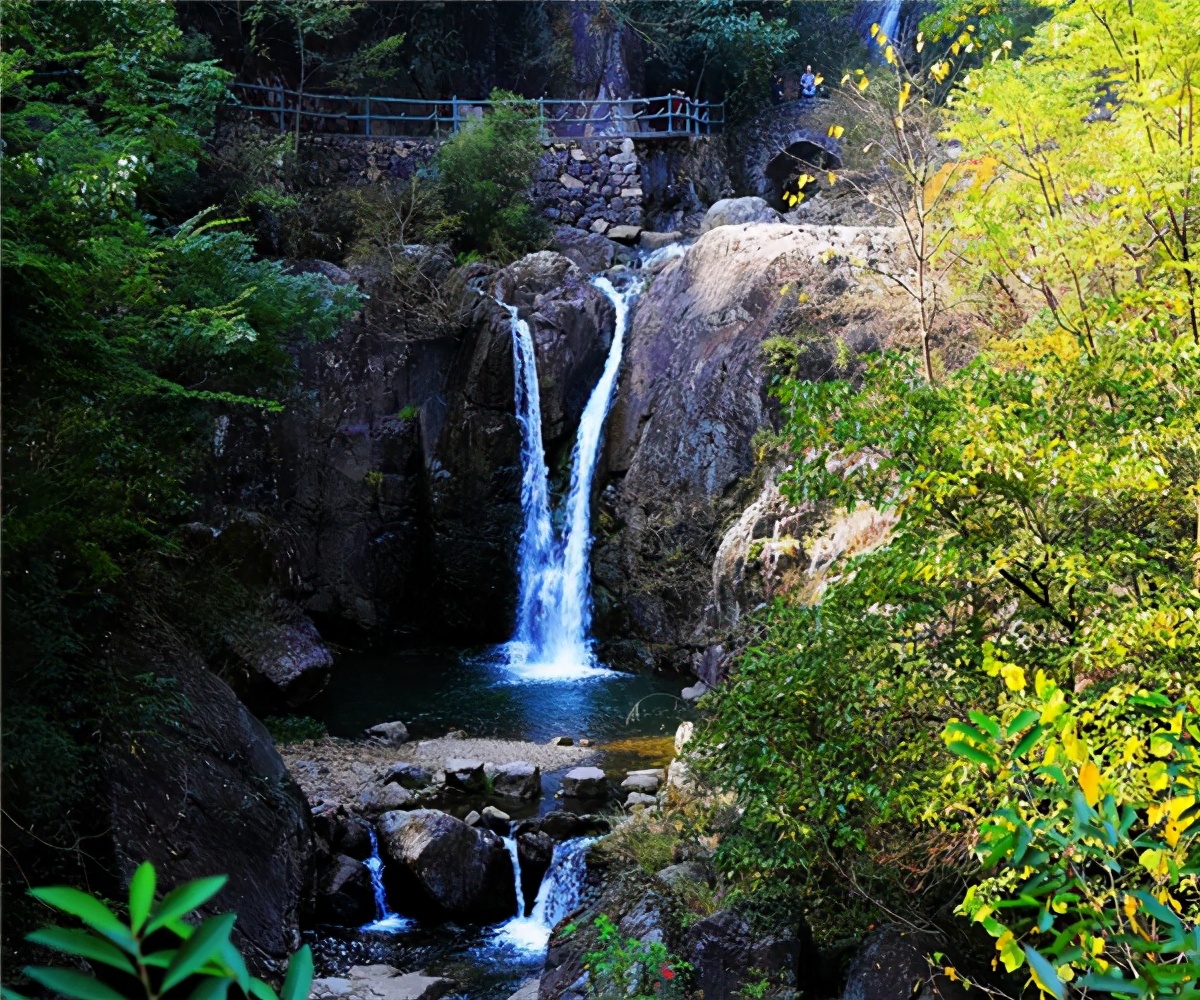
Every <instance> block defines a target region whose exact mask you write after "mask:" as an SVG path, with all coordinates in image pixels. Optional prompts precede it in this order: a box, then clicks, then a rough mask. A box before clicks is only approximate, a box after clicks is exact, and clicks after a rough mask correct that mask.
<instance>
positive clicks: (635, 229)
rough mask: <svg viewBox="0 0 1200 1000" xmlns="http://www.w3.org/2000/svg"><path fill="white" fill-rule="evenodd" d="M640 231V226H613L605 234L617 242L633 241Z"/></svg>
mask: <svg viewBox="0 0 1200 1000" xmlns="http://www.w3.org/2000/svg"><path fill="white" fill-rule="evenodd" d="M641 231H642V227H641V226H613V227H612V228H611V229H610V230H609V231H608V232H607V233H606V234H605V235H606V236H607V237H608V238H609V239H610V240H616V241H617V242H618V243H633V242H634V241H635V240H636V239H637V238H638V235H639V234H640V233H641Z"/></svg>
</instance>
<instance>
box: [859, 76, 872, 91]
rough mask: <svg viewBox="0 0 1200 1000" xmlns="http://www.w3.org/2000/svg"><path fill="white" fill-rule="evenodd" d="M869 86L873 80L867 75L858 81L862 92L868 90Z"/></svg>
mask: <svg viewBox="0 0 1200 1000" xmlns="http://www.w3.org/2000/svg"><path fill="white" fill-rule="evenodd" d="M869 86H871V81H870V80H868V79H867V78H866V77H865V76H864V77H863V78H862V79H861V80H859V81H858V89H859V92H860V93H861V92H862V91H864V90H866V89H867V88H868V87H869Z"/></svg>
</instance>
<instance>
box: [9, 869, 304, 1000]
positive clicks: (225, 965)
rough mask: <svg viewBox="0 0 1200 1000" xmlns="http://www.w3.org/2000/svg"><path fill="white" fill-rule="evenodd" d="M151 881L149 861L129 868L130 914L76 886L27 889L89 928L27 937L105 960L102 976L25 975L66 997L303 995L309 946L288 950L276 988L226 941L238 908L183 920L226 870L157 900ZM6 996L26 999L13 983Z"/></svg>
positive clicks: (288, 998) (258, 998)
mask: <svg viewBox="0 0 1200 1000" xmlns="http://www.w3.org/2000/svg"><path fill="white" fill-rule="evenodd" d="M156 881H157V875H156V873H155V870H154V866H153V865H152V864H151V863H150V862H149V861H146V862H144V863H143V864H141V865H140V866H139V867H138V869H137V871H136V872H134V875H133V878H132V879H131V880H130V883H129V911H128V920H122V919H121V918H120V917H118V916H117V914H116V913H114V912H113V911H112V910H111V909H110V908H109V907H108V906H107V905H105V903H104V902H103V901H102V900H100V899H97V898H96V897H95V896H91V895H88V894H87V893H85V892H81V891H79V890H78V889H72V888H70V887H68V886H53V887H50V888H45V889H31V890H30V895H31V896H33V897H34V898H35V899H38V900H40V901H41V902H43V903H45V904H46V905H48V906H52V907H54V908H55V909H57V910H61V911H62V912H63V913H66V914H69V915H70V916H73V917H77V918H78V919H79V920H80V921H81V922H82V923H83V925H84V927H86V928H87V929H86V930H82V929H77V928H68V927H45V928H43V929H42V930H39V931H34V932H33V933H32V934H30V935H29V936H28V937H29V940H30V941H31V942H33V943H34V944H38V945H42V946H44V947H46V948H52V949H54V950H56V951H61V952H63V953H64V954H66V955H70V956H72V957H73V958H75V959H84V960H86V961H88V962H90V963H92V964H93V966H95V965H96V964H97V963H98V964H99V965H103V966H104V967H105V977H104V980H103V981H102V980H100V979H98V978H93V977H92V976H89V975H86V974H85V973H82V972H79V971H77V970H76V969H62V968H52V967H45V966H39V967H26V969H25V970H24V972H25V975H27V976H28V977H29V978H30V979H32V980H34V981H35V982H37V983H40V984H41V985H42V986H45V987H46V988H47V989H50V990H53V991H54V992H55V993H58V994H61V995H62V996H65V997H69V998H71V1000H122V998H129V1000H142V998H145V1000H158V998H159V997H162V996H166V995H170V996H177V997H183V996H187V997H192V998H193V1000H224V998H225V997H226V996H228V994H229V990H230V988H232V987H236V988H237V990H238V992H239V993H240V994H241V995H242V996H244V997H248V998H249V997H253V998H254V1000H307V998H308V991H309V987H310V986H311V985H312V974H313V960H312V952H311V950H310V949H309V947H308V945H304V946H303V947H302V948H301V949H300V950H299V951H298V952H296V954H295V955H293V956H292V960H291V962H290V963H289V965H288V971H287V977H286V978H285V979H284V982H283V988H282V990H281V991H280V993H279V994H276V993H275V991H274V990H273V989H272V988H271V987H270V985H269V984H267V983H265V982H263V981H262V980H261V979H258V978H256V977H253V976H251V975H250V973H249V972H248V971H247V969H246V962H245V960H244V959H243V958H242V955H241V953H240V952H239V951H238V950H237V948H236V947H234V945H233V943H232V942H231V941H230V940H229V935H230V932H231V931H232V930H233V925H234V922H235V921H236V920H237V916H236V914H233V913H223V914H220V915H218V916H213V917H208V918H207V919H205V920H203V921H201V922H199V923H194V922H189V921H188V920H187V919H186V918H188V917H189V916H193V913H192V911H194V910H196V909H197V908H198V907H200V906H203V905H204V904H205V903H207V902H208V901H209V900H210V899H212V898H213V896H215V895H216V894H217V893H218V892H220V891H221V888H222V887H223V886H224V885H225V882H226V878H225V876H224V875H218V876H215V877H213V878H205V879H197V880H196V881H194V882H185V883H184V884H183V885H179V886H176V887H175V888H174V889H172V890H171V891H170V892H168V893H167V894H166V895H165V896H163V897H162V898H160V899H156V897H155V887H156ZM193 919H195V918H194V916H193ZM108 970H116V973H118V974H119V975H114V974H113V973H111V972H108ZM110 984H112V985H110ZM4 996H5V997H6V998H14V1000H24V998H22V997H21V996H20V994H18V993H15V992H14V991H12V990H7V989H6V990H5V991H4Z"/></svg>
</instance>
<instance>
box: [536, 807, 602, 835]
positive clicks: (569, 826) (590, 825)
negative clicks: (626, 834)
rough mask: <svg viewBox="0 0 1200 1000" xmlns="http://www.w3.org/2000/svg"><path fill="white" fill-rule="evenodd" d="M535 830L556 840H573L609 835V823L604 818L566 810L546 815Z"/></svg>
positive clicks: (556, 810) (558, 810) (557, 810)
mask: <svg viewBox="0 0 1200 1000" xmlns="http://www.w3.org/2000/svg"><path fill="white" fill-rule="evenodd" d="M535 828H536V829H540V830H541V831H542V832H543V833H544V834H546V836H548V837H551V838H553V839H554V840H571V839H572V838H574V837H592V836H596V835H598V834H602V833H608V831H609V822H608V820H606V819H605V818H604V817H603V816H595V815H592V814H591V813H585V814H584V815H582V816H577V815H576V814H575V813H573V812H568V811H567V810H565V809H555V810H554V811H553V812H548V813H546V815H545V816H543V817H542V818H541V820H540V821H539V822H538V823H537V824H536V827H535Z"/></svg>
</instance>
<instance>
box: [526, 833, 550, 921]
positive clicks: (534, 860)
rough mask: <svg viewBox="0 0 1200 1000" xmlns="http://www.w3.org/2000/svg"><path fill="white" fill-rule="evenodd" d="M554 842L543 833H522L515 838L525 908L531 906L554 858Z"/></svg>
mask: <svg viewBox="0 0 1200 1000" xmlns="http://www.w3.org/2000/svg"><path fill="white" fill-rule="evenodd" d="M554 843H555V842H554V840H552V839H551V838H550V836H549V835H548V834H546V833H544V832H538V833H523V834H521V836H519V837H518V838H517V860H518V861H519V862H520V865H521V892H522V893H523V898H524V900H525V906H526V908H527V909H528V907H530V906H532V905H533V901H534V900H535V899H536V898H537V894H538V889H539V888H540V887H541V884H542V878H543V877H544V876H545V874H546V872H547V871H548V870H549V868H550V861H551V859H552V858H553V856H554Z"/></svg>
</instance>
